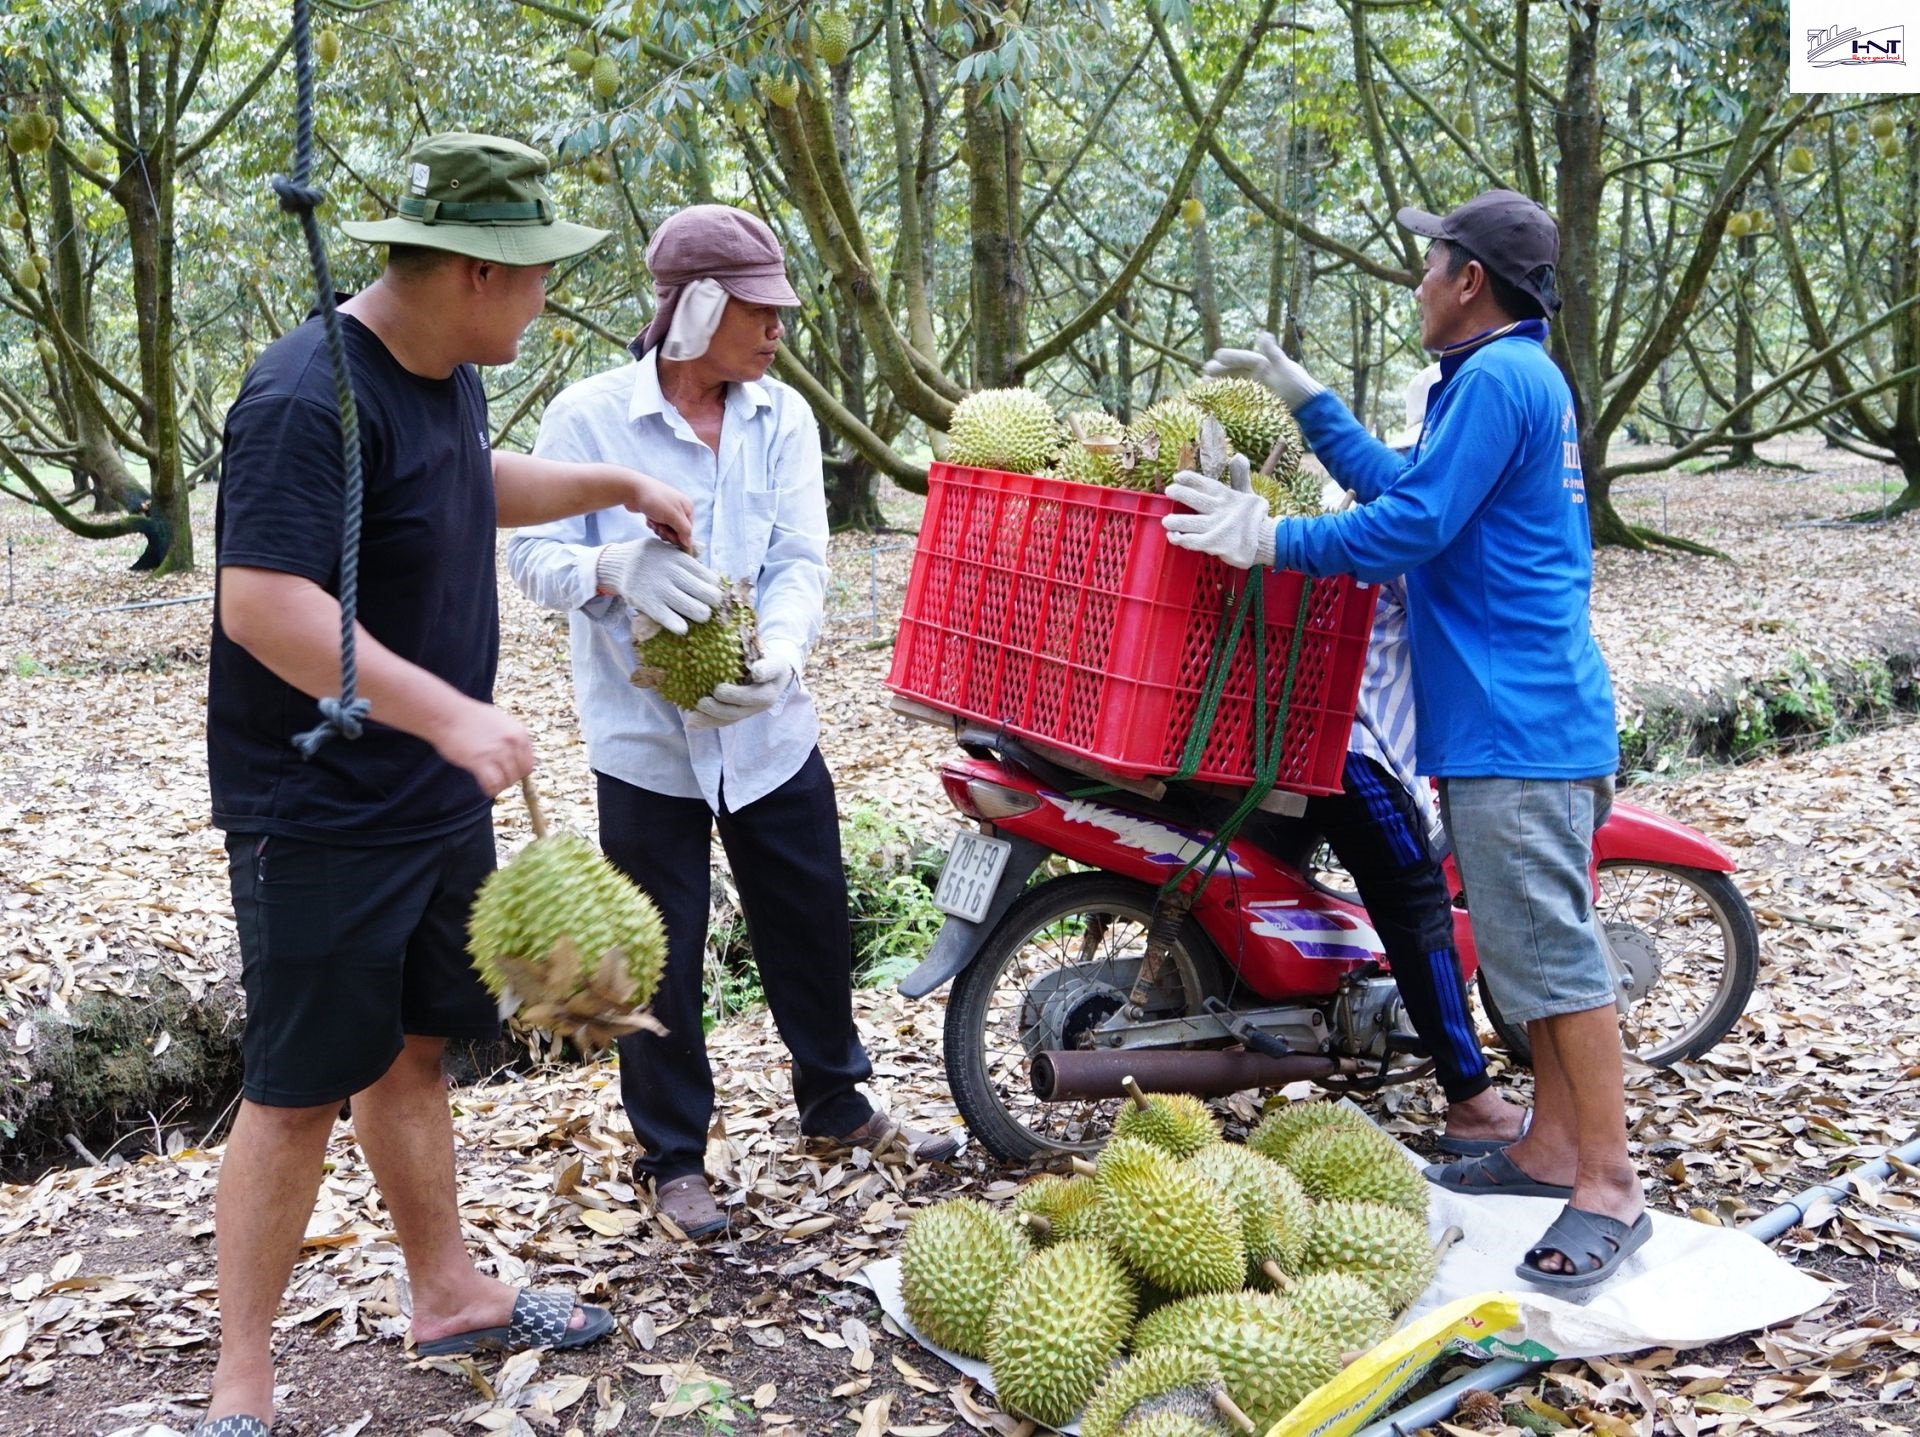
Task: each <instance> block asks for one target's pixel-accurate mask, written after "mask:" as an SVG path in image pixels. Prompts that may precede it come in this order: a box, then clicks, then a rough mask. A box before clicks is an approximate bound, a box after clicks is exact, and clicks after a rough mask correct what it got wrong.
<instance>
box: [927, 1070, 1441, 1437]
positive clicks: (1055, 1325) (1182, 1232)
mask: <svg viewBox="0 0 1920 1437" xmlns="http://www.w3.org/2000/svg"><path fill="white" fill-rule="evenodd" d="M1079 1166H1080V1167H1082V1168H1083V1169H1084V1171H1082V1172H1080V1173H1079V1174H1078V1175H1076V1176H1073V1177H1058V1176H1053V1175H1043V1176H1040V1177H1036V1178H1034V1179H1032V1180H1031V1181H1029V1182H1028V1183H1026V1184H1025V1185H1023V1186H1022V1187H1021V1189H1020V1190H1019V1192H1018V1193H1017V1194H1016V1195H1015V1197H1014V1199H1013V1201H1012V1203H1011V1204H1010V1205H1009V1206H1007V1207H1005V1208H998V1207H994V1206H991V1205H989V1204H987V1203H984V1202H980V1201H977V1200H974V1199H969V1198H956V1199H953V1200H950V1201H948V1202H944V1203H940V1204H938V1205H937V1206H934V1207H931V1208H928V1209H926V1210H924V1211H923V1212H921V1213H919V1214H917V1215H916V1216H915V1217H914V1219H913V1220H912V1222H911V1223H909V1225H908V1228H907V1235H906V1241H905V1244H904V1247H903V1249H902V1251H901V1256H900V1291H901V1297H902V1299H903V1301H904V1304H905V1309H906V1313H907V1317H908V1319H909V1320H910V1321H911V1322H912V1324H913V1326H914V1327H915V1328H916V1329H917V1330H918V1331H919V1332H920V1333H922V1334H924V1335H925V1336H926V1337H927V1338H928V1339H929V1340H931V1341H933V1342H934V1343H936V1344H938V1345H939V1346H941V1347H943V1348H946V1349H947V1350H949V1351H952V1352H957V1353H960V1354H962V1355H964V1356H969V1357H975V1358H985V1359H986V1361H987V1363H988V1365H989V1368H990V1371H991V1374H992V1378H993V1386H994V1390H995V1392H996V1393H997V1395H998V1397H999V1400H1000V1404H1001V1406H1002V1407H1003V1408H1004V1409H1005V1410H1006V1411H1008V1412H1009V1413H1012V1414H1014V1415H1016V1416H1021V1417H1030V1418H1032V1419H1033V1420H1034V1421H1036V1422H1043V1423H1046V1424H1048V1425H1049V1426H1054V1427H1060V1426H1064V1425H1066V1424H1068V1423H1070V1422H1072V1421H1073V1420H1074V1419H1075V1417H1076V1415H1078V1416H1079V1419H1080V1424H1081V1431H1083V1432H1084V1433H1086V1434H1087V1437H1143V1434H1145V1437H1150V1434H1152V1433H1156V1432H1172V1433H1186V1434H1211V1433H1227V1432H1231V1431H1234V1430H1236V1429H1237V1430H1242V1431H1256V1430H1257V1431H1259V1432H1265V1431H1266V1430H1267V1429H1268V1428H1269V1427H1271V1426H1272V1425H1273V1424H1274V1422H1276V1421H1277V1420H1279V1419H1280V1418H1281V1417H1282V1416H1284V1415H1285V1414H1286V1413H1287V1412H1288V1411H1289V1410H1291V1409H1292V1408H1293V1407H1294V1406H1295V1404H1297V1403H1298V1402H1299V1401H1300V1400H1301V1399H1302V1398H1304V1397H1306V1396H1307V1395H1308V1394H1309V1393H1311V1392H1313V1391H1314V1390H1315V1389H1317V1388H1319V1387H1320V1386H1321V1385H1322V1384H1324V1383H1326V1382H1328V1381H1330V1380H1332V1379H1333V1378H1334V1377H1335V1376H1337V1375H1338V1374H1339V1372H1340V1371H1341V1368H1342V1366H1343V1364H1344V1363H1345V1362H1346V1361H1348V1360H1350V1359H1351V1358H1352V1357H1353V1356H1354V1355H1355V1354H1356V1353H1359V1352H1361V1351H1364V1350H1365V1349H1367V1348H1370V1347H1372V1346H1373V1345H1374V1344H1375V1343H1377V1342H1379V1341H1380V1340H1381V1339H1382V1338H1384V1337H1385V1336H1386V1335H1387V1334H1388V1333H1389V1332H1390V1331H1392V1329H1393V1327H1394V1324H1395V1315H1396V1313H1399V1312H1401V1311H1403V1310H1404V1309H1405V1308H1406V1307H1407V1306H1408V1305H1409V1304H1410V1303H1412V1302H1413V1301H1414V1300H1415V1299H1417V1298H1418V1297H1419V1296H1420V1295H1421V1294H1422V1293H1423V1292H1424V1291H1425V1290H1426V1288H1427V1286H1428V1284H1429V1283H1430V1282H1431V1281H1432V1280H1433V1277H1434V1273H1435V1270H1436V1266H1437V1253H1436V1250H1435V1246H1434V1244H1433V1243H1432V1242H1431V1241H1430V1240H1429V1238H1428V1235H1427V1224H1426V1211H1427V1193H1428V1186H1427V1183H1426V1181H1425V1180H1424V1179H1423V1178H1422V1177H1421V1175H1420V1173H1419V1171H1418V1170H1417V1169H1416V1168H1415V1167H1414V1166H1413V1164H1412V1163H1411V1162H1410V1161H1409V1160H1408V1158H1407V1156H1406V1154H1405V1153H1404V1152H1403V1151H1402V1150H1401V1149H1400V1147H1399V1145H1398V1144H1397V1143H1395V1142H1394V1141H1393V1139H1392V1138H1390V1137H1388V1136H1387V1135H1386V1134H1385V1133H1384V1132H1382V1131H1380V1129H1378V1128H1376V1127H1374V1126H1373V1124H1372V1123H1370V1122H1369V1121H1368V1120H1367V1118H1366V1117H1365V1115H1364V1114H1362V1113H1360V1112H1359V1110H1358V1109H1356V1108H1353V1107H1351V1106H1347V1105H1341V1104H1334V1103H1325V1102H1306V1103H1283V1104H1281V1105H1280V1106H1278V1107H1276V1108H1274V1109H1273V1111H1272V1112H1270V1113H1269V1114H1268V1116H1267V1117H1266V1118H1265V1119H1264V1120H1263V1121H1262V1122H1261V1123H1260V1124H1259V1126H1258V1127H1256V1128H1255V1129H1254V1130H1253V1131H1252V1132H1251V1133H1250V1134H1249V1135H1248V1138H1247V1142H1246V1143H1245V1144H1244V1145H1242V1144H1237V1143H1228V1142H1225V1141H1223V1140H1222V1138H1221V1134H1220V1129H1219V1126H1218V1124H1217V1123H1216V1122H1215V1120H1214V1118H1213V1115H1212V1113H1211V1112H1210V1111H1209V1109H1208V1108H1207V1105H1206V1104H1205V1103H1204V1102H1202V1101H1201V1100H1199V1099H1198V1098H1193V1097H1188V1096H1185V1095H1181V1094H1160V1095H1152V1096H1149V1095H1146V1094H1143V1093H1140V1092H1139V1091H1138V1089H1134V1090H1133V1100H1132V1102H1131V1103H1129V1104H1128V1105H1127V1106H1126V1107H1125V1108H1123V1109H1122V1110H1121V1113H1120V1115H1119V1117H1118V1118H1117V1119H1116V1121H1115V1124H1114V1136H1113V1139H1112V1141H1110V1142H1109V1143H1108V1144H1107V1146H1106V1147H1105V1148H1104V1149H1103V1150H1102V1151H1101V1153H1100V1154H1099V1158H1098V1160H1097V1161H1096V1162H1094V1163H1091V1164H1081V1165H1079Z"/></svg>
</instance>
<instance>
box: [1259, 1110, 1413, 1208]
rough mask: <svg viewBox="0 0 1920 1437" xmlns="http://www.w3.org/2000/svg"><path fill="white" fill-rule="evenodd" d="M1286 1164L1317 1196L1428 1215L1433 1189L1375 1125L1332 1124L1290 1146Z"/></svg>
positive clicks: (1309, 1194)
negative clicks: (1381, 1205)
mask: <svg viewBox="0 0 1920 1437" xmlns="http://www.w3.org/2000/svg"><path fill="white" fill-rule="evenodd" d="M1286 1165H1287V1167H1288V1169H1289V1170H1290V1171H1291V1172H1292V1173H1293V1175H1294V1176H1295V1177H1297V1178H1299V1179H1300V1186H1301V1187H1303V1188H1305V1189H1306V1190H1307V1195H1308V1196H1309V1197H1312V1198H1314V1199H1316V1200H1320V1201H1324V1200H1326V1199H1329V1198H1346V1199H1350V1200H1352V1201H1355V1202H1382V1203H1388V1204H1390V1205H1392V1206H1394V1207H1398V1208H1405V1209H1406V1210H1407V1211H1408V1212H1410V1213H1412V1214H1413V1215H1414V1216H1416V1217H1425V1216H1426V1214H1427V1197H1428V1194H1429V1192H1430V1191H1431V1189H1430V1188H1429V1187H1428V1184H1427V1180H1426V1179H1425V1178H1424V1177H1422V1176H1421V1174H1420V1170H1419V1169H1418V1168H1416V1167H1415V1166H1414V1165H1413V1164H1412V1163H1411V1162H1409V1161H1408V1160H1407V1155H1406V1154H1405V1153H1403V1152H1401V1150H1400V1145H1399V1144H1398V1143H1396V1142H1395V1141H1394V1140H1393V1139H1392V1138H1390V1137H1388V1136H1387V1135H1386V1134H1385V1133H1383V1132H1382V1131H1380V1129H1378V1128H1375V1127H1371V1126H1369V1127H1332V1128H1323V1129H1322V1130H1321V1131H1319V1132H1317V1133H1306V1134H1303V1135H1302V1136H1301V1138H1300V1139H1299V1141H1297V1142H1295V1143H1293V1144H1292V1145H1291V1146H1290V1147H1288V1149H1287V1157H1286Z"/></svg>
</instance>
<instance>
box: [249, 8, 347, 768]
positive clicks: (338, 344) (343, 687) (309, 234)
mask: <svg viewBox="0 0 1920 1437" xmlns="http://www.w3.org/2000/svg"><path fill="white" fill-rule="evenodd" d="M311 9H312V7H311V5H310V3H309V0H293V86H294V93H295V114H294V132H293V177H292V178H291V179H289V178H288V177H287V176H285V175H275V176H274V177H273V192H274V194H276V195H278V196H279V197H280V208H281V209H283V210H285V211H286V212H287V213H288V214H294V215H298V216H299V217H300V228H301V230H302V231H304V233H305V234H306V238H307V260H308V262H309V264H311V266H312V268H313V283H314V288H315V289H316V290H317V291H318V292H319V296H320V322H321V326H322V327H323V328H324V329H325V330H326V339H327V357H328V359H330V360H331V361H332V363H333V393H334V403H335V405H337V406H338V408H339V411H340V459H341V467H342V471H343V473H344V474H345V478H346V485H345V493H344V496H343V501H342V502H343V508H344V511H345V512H344V513H343V514H342V516H341V520H340V693H339V695H338V696H337V697H334V698H323V699H321V700H320V723H319V724H318V725H317V726H315V727H314V728H311V729H308V730H307V731H306V732H305V733H301V734H295V735H294V738H293V742H294V746H295V747H296V748H298V749H299V750H300V753H301V756H302V757H304V758H312V757H313V756H314V755H315V754H316V753H318V752H319V751H320V747H321V745H323V744H324V743H326V741H327V740H328V739H330V738H332V737H333V736H334V735H335V734H339V735H340V736H341V737H342V738H346V739H356V738H359V737H360V734H361V725H362V720H364V719H365V718H366V716H367V712H368V709H369V708H370V707H371V706H370V705H369V704H368V703H367V701H366V700H365V699H363V698H361V697H359V696H358V695H357V694H356V693H355V692H354V691H355V689H356V688H358V687H359V671H358V665H357V664H356V662H355V658H354V642H353V634H354V625H355V622H356V620H355V611H356V609H357V608H358V606H359V591H360V501H361V488H362V485H361V473H360V422H359V419H358V417H357V416H356V414H355V411H354V404H353V385H352V383H351V382H350V381H349V379H348V378H347V346H346V340H345V339H344V338H343V337H342V335H341V332H340V314H339V311H338V310H337V309H336V308H335V307H334V302H333V275H332V273H331V272H330V271H329V270H328V268H327V247H326V243H325V241H324V240H322V238H321V236H320V221H319V220H318V219H317V218H315V216H314V211H315V210H317V209H318V208H319V207H320V206H321V205H323V204H325V203H326V202H327V194H326V191H325V190H322V189H320V188H318V187H317V186H315V185H314V184H313V182H312V181H313V36H312V23H311V21H312V17H311Z"/></svg>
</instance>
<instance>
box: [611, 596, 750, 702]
mask: <svg viewBox="0 0 1920 1437" xmlns="http://www.w3.org/2000/svg"><path fill="white" fill-rule="evenodd" d="M724 587H725V595H724V597H722V599H721V600H720V606H719V607H718V608H716V609H715V610H714V611H713V617H712V618H710V619H708V620H707V621H706V622H705V623H699V624H688V625H687V631H686V633H684V634H676V633H672V632H670V631H669V630H666V629H662V630H660V631H659V632H658V633H657V634H655V635H653V637H652V638H649V639H643V640H641V642H640V643H639V644H638V645H637V646H636V648H635V653H636V655H637V657H638V658H639V660H640V662H639V666H638V667H636V668H635V669H634V671H633V675H632V682H633V685H634V687H635V688H642V689H655V690H657V691H658V692H659V694H660V696H661V697H662V698H664V699H665V700H666V701H667V702H668V703H671V704H674V705H677V706H678V707H680V708H683V709H692V708H695V707H697V706H698V705H699V703H700V700H701V699H704V698H707V697H708V696H710V695H711V694H712V693H713V691H714V690H715V689H716V688H718V687H719V686H720V685H721V684H741V683H745V682H746V681H747V667H748V665H750V664H752V663H753V662H754V661H755V660H756V659H758V658H759V657H760V641H759V627H758V625H757V624H756V623H755V621H754V613H753V602H752V588H751V586H750V585H747V584H744V583H739V584H736V583H728V584H726V585H725V586H724Z"/></svg>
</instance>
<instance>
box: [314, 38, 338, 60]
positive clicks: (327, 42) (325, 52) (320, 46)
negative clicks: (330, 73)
mask: <svg viewBox="0 0 1920 1437" xmlns="http://www.w3.org/2000/svg"><path fill="white" fill-rule="evenodd" d="M313 54H314V58H315V59H317V60H318V61H319V62H320V63H321V64H322V65H331V64H332V63H333V62H334V61H335V60H338V59H339V58H340V36H339V35H338V34H337V33H336V32H335V31H332V30H322V31H321V32H320V33H319V34H318V35H316V36H314V37H313Z"/></svg>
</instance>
